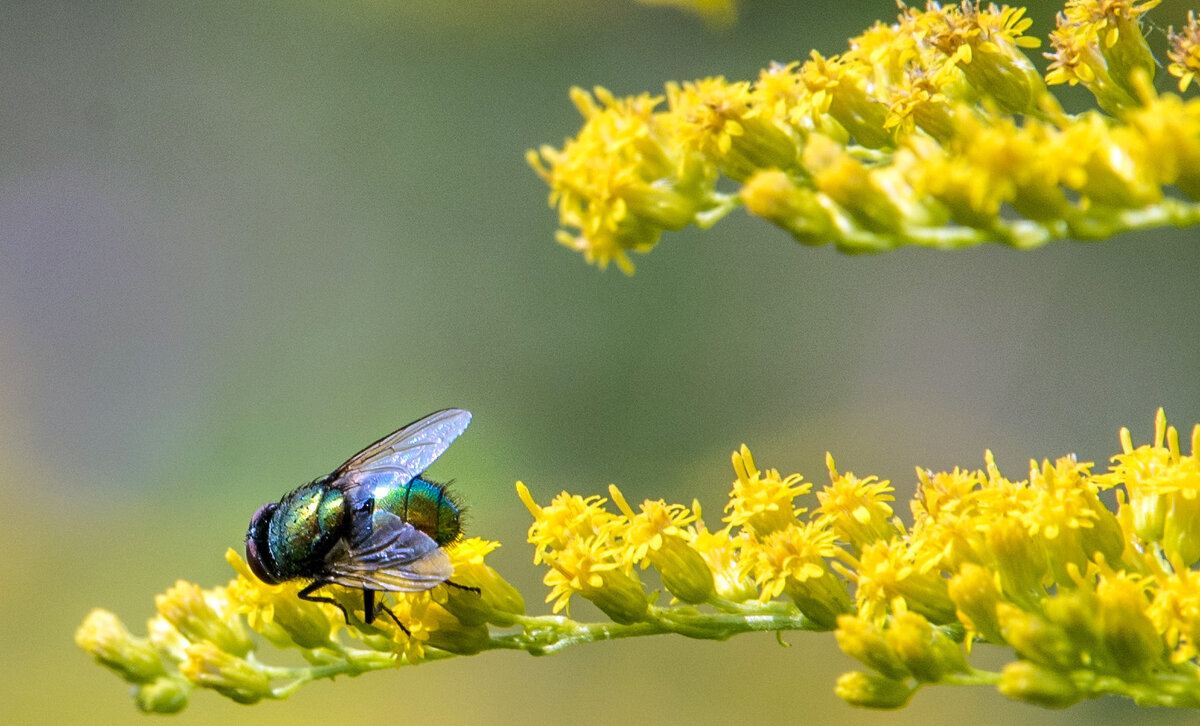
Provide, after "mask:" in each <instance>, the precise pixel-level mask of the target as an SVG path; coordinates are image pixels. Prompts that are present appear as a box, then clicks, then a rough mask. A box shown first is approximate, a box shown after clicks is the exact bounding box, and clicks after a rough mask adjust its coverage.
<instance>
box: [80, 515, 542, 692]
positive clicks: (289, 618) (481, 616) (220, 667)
mask: <svg viewBox="0 0 1200 726" xmlns="http://www.w3.org/2000/svg"><path fill="white" fill-rule="evenodd" d="M498 546H499V544H498V543H496V542H489V541H486V540H481V539H477V538H476V539H468V540H465V541H462V542H459V543H458V544H456V545H454V546H452V547H451V548H450V549H449V550H448V551H449V554H450V558H451V561H452V563H453V565H454V582H455V583H457V584H459V585H461V586H463V587H460V588H455V587H445V586H443V587H438V588H435V589H434V590H431V591H427V592H423V593H417V594H412V595H397V596H396V597H395V601H394V602H393V603H392V605H391V609H392V611H393V612H394V613H395V614H396V617H397V619H398V620H399V621H400V622H401V623H403V624H404V625H403V628H401V627H399V626H398V625H397V624H396V623H394V622H393V621H392V620H391V619H389V618H378V619H376V620H375V621H374V622H373V623H372V624H371V625H367V624H366V623H364V622H363V621H362V619H361V618H359V617H358V616H357V614H356V613H355V611H354V608H355V607H358V608H360V611H361V594H360V593H359V592H358V591H356V590H347V589H345V588H340V587H336V586H330V587H328V588H327V590H326V591H327V592H329V594H331V595H332V596H333V597H334V599H335V600H337V601H338V602H339V603H341V604H342V605H343V606H344V607H345V608H346V611H347V612H348V613H349V614H350V617H351V618H352V619H351V621H350V622H349V623H347V622H346V621H345V619H344V617H343V615H342V611H341V610H340V609H339V608H338V607H337V606H335V605H331V604H326V603H316V602H310V601H307V600H301V599H299V598H298V597H297V596H296V595H297V593H298V592H299V590H300V589H301V588H302V587H303V585H304V584H305V583H303V582H300V581H293V582H285V583H282V584H280V585H268V584H266V583H264V582H262V581H261V580H259V579H258V578H257V577H255V576H254V574H253V573H252V572H251V571H250V568H249V567H248V566H247V565H246V563H245V561H244V560H243V559H242V558H241V556H240V555H238V554H237V553H236V552H234V551H233V550H229V551H228V552H227V553H226V556H225V559H226V560H228V562H229V564H230V565H231V566H232V567H233V569H234V571H235V573H236V577H234V579H233V580H231V581H230V582H229V583H228V584H227V585H225V586H222V587H215V588H212V589H209V590H204V589H201V588H200V587H199V586H198V585H194V584H192V583H189V582H184V581H182V580H181V581H179V582H177V583H176V584H175V586H174V587H172V588H170V589H169V590H167V591H166V592H165V593H163V594H161V595H159V596H158V597H157V598H155V605H156V606H157V610H158V614H157V615H156V616H155V617H153V618H151V619H150V621H149V623H148V624H147V630H148V632H149V637H147V638H140V637H136V636H133V635H132V634H130V633H129V631H128V630H127V629H126V628H125V626H124V625H123V624H122V623H121V622H120V621H119V620H118V619H117V618H116V616H115V615H113V614H112V613H110V612H108V611H106V610H100V609H97V610H93V611H92V612H91V613H90V614H89V615H88V616H87V618H86V620H85V621H84V623H83V625H81V626H80V628H79V630H78V631H77V632H76V634H75V641H76V643H78V644H79V646H80V647H81V648H83V649H84V650H86V651H88V652H89V653H91V654H92V655H93V656H94V657H95V658H96V660H97V661H98V662H100V663H102V664H103V665H106V666H108V667H109V668H111V669H112V670H114V671H115V672H116V673H117V674H118V675H120V676H121V677H122V678H124V679H125V680H126V681H127V682H129V683H131V684H133V686H134V696H135V701H136V703H137V705H138V707H139V708H141V709H142V710H143V711H150V712H158V713H174V712H177V711H179V710H181V709H183V708H184V706H186V705H187V699H188V694H189V693H190V691H191V690H192V688H194V687H196V686H199V687H202V688H209V689H212V690H214V691H216V692H218V693H220V694H222V695H224V696H226V697H228V698H231V699H233V700H235V701H237V702H239V703H255V702H257V701H260V700H263V699H279V698H286V697H287V696H288V695H290V694H291V693H292V692H293V691H294V690H296V689H297V688H298V687H300V686H301V685H303V684H304V683H307V682H308V681H310V680H313V679H315V678H330V677H333V676H336V675H342V674H346V675H357V674H359V673H362V672H364V671H367V670H376V669H379V668H387V667H395V666H399V665H407V664H413V663H418V662H420V661H422V660H426V659H430V658H443V657H447V656H448V655H455V654H457V655H467V654H474V653H478V652H479V651H481V650H484V649H486V648H489V647H496V646H495V645H494V644H493V643H492V642H491V640H490V638H491V632H490V631H489V629H488V625H489V624H492V625H499V626H507V625H511V624H512V623H513V622H514V620H515V619H516V618H519V617H520V616H522V615H523V614H524V611H525V603H524V600H523V599H522V598H521V595H520V593H519V592H517V591H516V589H514V588H513V587H512V585H510V584H508V583H507V582H506V581H505V580H504V579H503V578H501V577H500V576H499V574H497V573H496V571H495V570H493V569H492V568H491V567H489V566H488V565H487V564H486V563H485V562H484V557H485V556H486V555H487V554H488V553H489V552H491V551H492V550H494V549H495V548H496V547H498ZM463 588H479V593H475V592H473V591H469V590H466V589H463ZM251 631H253V632H254V633H257V634H258V635H260V636H262V639H263V640H265V641H266V642H267V643H270V644H271V645H273V646H275V647H277V648H281V649H282V648H297V649H299V650H300V652H301V653H302V654H303V655H304V658H305V659H306V660H307V661H308V662H309V663H310V664H311V666H310V667H301V668H295V667H277V666H270V665H267V664H265V663H264V662H262V661H260V660H259V659H258V658H257V656H256V652H257V650H258V648H257V645H256V642H255V640H254V639H252V638H251V637H250V633H251ZM341 631H345V635H346V638H347V639H349V640H351V641H353V642H355V643H358V644H360V645H361V646H362V647H358V648H356V647H348V646H347V645H345V644H344V642H343V640H342V638H341V637H340V635H339V633H340V632H341Z"/></svg>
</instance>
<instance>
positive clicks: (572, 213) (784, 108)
mask: <svg viewBox="0 0 1200 726" xmlns="http://www.w3.org/2000/svg"><path fill="white" fill-rule="evenodd" d="M1156 5H1158V0H1142V1H1141V2H1138V1H1136V0H1068V2H1067V3H1066V5H1065V7H1064V9H1063V11H1062V12H1061V13H1059V15H1058V18H1057V27H1056V29H1055V30H1054V31H1053V32H1052V33H1051V35H1050V38H1049V43H1048V46H1049V51H1048V52H1047V53H1045V55H1046V57H1047V58H1048V59H1049V64H1048V68H1047V71H1046V73H1045V75H1044V76H1043V75H1042V74H1041V73H1039V72H1038V70H1037V68H1036V66H1035V65H1034V63H1033V60H1032V59H1031V58H1030V56H1029V55H1028V53H1029V52H1031V51H1032V50H1033V49H1035V48H1038V47H1040V46H1041V45H1042V42H1041V41H1040V40H1039V39H1038V38H1033V37H1030V36H1028V35H1026V32H1027V31H1028V30H1029V28H1030V26H1031V23H1032V21H1031V20H1030V19H1029V18H1028V17H1026V16H1025V10H1024V9H1022V8H1014V7H1009V6H996V5H993V4H988V5H984V4H982V3H973V2H963V3H962V4H961V5H949V6H945V7H943V6H941V5H939V4H937V3H933V2H930V3H929V4H927V5H926V6H925V8H924V9H917V8H909V7H902V8H901V12H900V15H899V17H898V18H897V20H896V22H895V23H893V24H892V25H884V24H882V23H880V24H876V25H875V26H873V27H872V28H870V29H868V30H867V31H865V32H864V33H863V34H862V35H860V36H858V37H856V38H852V39H851V40H850V41H849V44H848V47H847V49H846V50H845V51H844V52H843V53H840V54H838V55H833V56H825V55H822V54H820V53H817V52H815V51H814V52H812V53H811V54H809V56H808V59H807V60H805V61H803V62H801V61H794V62H791V63H786V64H772V65H771V66H769V67H767V68H765V69H763V70H762V71H761V72H760V73H759V75H758V78H757V79H756V80H753V81H748V80H726V79H724V78H719V77H718V78H705V79H699V80H695V81H684V82H671V83H668V84H666V87H665V97H664V96H652V95H650V94H641V95H638V96H631V97H628V98H623V99H620V98H616V97H614V96H613V95H612V94H611V93H609V92H608V91H606V90H604V89H602V88H597V89H596V90H595V95H594V96H593V95H591V94H589V93H587V92H585V91H582V90H580V89H573V90H572V91H571V97H572V100H574V102H575V104H576V106H577V107H578V108H579V109H580V112H581V114H582V115H583V118H584V123H583V127H582V128H581V129H580V130H579V132H578V134H577V135H576V136H575V137H574V138H571V139H568V140H567V141H566V142H565V143H564V144H563V146H562V148H561V149H556V148H554V147H551V146H543V147H541V149H540V150H538V151H536V152H535V151H531V152H529V154H528V160H529V163H530V164H531V165H532V166H533V168H534V169H535V170H536V171H537V173H538V174H539V175H541V177H542V178H543V179H544V180H545V181H546V183H547V185H548V186H549V187H550V204H551V205H552V206H554V207H556V208H557V210H558V214H559V222H560V226H561V227H562V229H561V230H560V231H559V233H558V239H559V241H560V242H562V243H563V244H565V245H566V246H568V247H571V248H572V249H575V250H578V251H579V252H581V253H582V254H583V255H584V257H585V259H586V260H587V261H588V262H593V263H596V264H597V265H599V266H600V267H604V266H606V265H607V264H608V263H609V262H615V263H616V264H617V265H618V267H620V268H621V270H622V271H624V272H626V273H631V272H632V271H633V262H632V260H631V259H630V257H629V253H630V252H631V251H633V252H648V251H649V250H650V249H652V248H653V247H654V245H655V244H657V242H658V240H659V238H660V236H661V234H662V232H663V231H667V230H677V229H680V228H682V227H685V226H687V225H690V224H694V225H696V226H697V227H700V228H707V227H709V226H711V225H712V224H714V223H716V222H717V221H718V220H720V219H721V218H722V217H724V216H725V215H726V214H728V213H729V212H730V211H731V210H732V209H733V208H734V207H735V206H737V205H739V204H740V205H743V206H744V207H745V209H746V210H747V211H749V212H750V213H751V214H754V215H757V216H760V217H762V218H764V219H766V220H767V221H769V222H771V223H772V224H775V225H776V226H779V227H781V228H783V229H784V230H786V231H787V232H789V233H790V234H791V235H792V236H793V237H794V238H795V239H796V240H797V241H798V242H801V243H803V244H808V245H819V244H830V243H831V244H834V245H836V246H837V247H838V248H839V249H841V250H843V251H846V252H881V251H886V250H890V249H894V248H896V247H900V246H905V245H920V246H925V247H933V248H938V249H957V248H960V247H966V246H973V245H977V244H980V243H982V242H1000V243H1003V244H1007V245H1010V246H1013V247H1017V248H1020V249H1026V248H1031V247H1037V246H1040V245H1044V244H1046V243H1047V242H1050V241H1052V240H1057V239H1066V238H1074V239H1084V240H1097V239H1105V238H1108V237H1112V236H1114V235H1117V234H1120V233H1121V232H1126V231H1130V230H1135V229H1145V228H1152V227H1163V226H1168V225H1170V226H1189V225H1195V224H1197V223H1200V179H1198V178H1197V176H1198V175H1200V171H1197V170H1198V169H1200V163H1198V162H1200V159H1198V156H1200V151H1198V147H1200V99H1196V98H1192V99H1189V100H1184V99H1183V98H1181V97H1180V96H1177V95H1174V94H1162V95H1158V94H1157V93H1156V92H1155V91H1154V88H1153V85H1152V80H1153V77H1154V73H1155V70H1156V68H1157V67H1158V66H1159V65H1160V64H1159V62H1158V61H1157V60H1156V59H1155V58H1154V57H1153V56H1152V55H1151V52H1150V49H1149V46H1148V45H1147V43H1146V38H1145V35H1144V34H1143V31H1142V19H1143V17H1145V16H1146V14H1147V12H1149V11H1150V10H1151V9H1153V8H1154V7H1155V6H1156ZM1170 42H1171V48H1170V50H1169V51H1168V56H1169V60H1170V63H1169V65H1167V70H1168V72H1169V73H1171V74H1172V75H1174V76H1176V77H1177V78H1179V89H1180V92H1181V93H1182V92H1183V91H1185V90H1187V89H1188V88H1189V86H1190V85H1191V82H1192V79H1193V78H1195V76H1196V73H1197V71H1198V70H1200V30H1198V29H1197V21H1196V17H1195V15H1194V14H1189V16H1188V23H1187V25H1186V26H1185V28H1184V29H1183V30H1182V31H1181V32H1179V33H1175V32H1174V31H1172V32H1171V34H1170ZM797 55H802V54H801V53H798V54H797ZM1062 84H1068V85H1082V86H1083V87H1085V88H1087V89H1088V90H1089V91H1090V92H1091V93H1092V95H1093V96H1094V98H1095V101H1096V108H1094V109H1092V110H1089V111H1085V112H1083V113H1080V114H1078V115H1069V114H1067V113H1065V112H1064V111H1063V110H1062V106H1061V104H1060V103H1059V101H1058V99H1057V97H1056V96H1055V95H1053V93H1052V91H1051V88H1052V87H1054V86H1057V85H1062ZM718 188H720V189H721V190H722V191H718ZM726 190H728V191H726ZM1010 212H1015V214H1012V213H1010Z"/></svg>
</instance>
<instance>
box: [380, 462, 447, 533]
mask: <svg viewBox="0 0 1200 726" xmlns="http://www.w3.org/2000/svg"><path fill="white" fill-rule="evenodd" d="M375 508H376V509H385V510H387V511H389V512H391V513H392V514H395V515H396V516H398V517H400V518H401V519H403V520H404V521H406V522H408V523H410V524H411V525H412V526H414V527H416V528H417V529H419V530H421V531H422V532H424V533H425V534H427V535H429V536H430V537H432V538H433V541H434V542H437V543H438V545H439V546H440V545H447V544H449V543H451V542H453V541H455V540H456V539H458V537H459V535H460V534H461V533H462V523H461V522H460V518H459V506H458V502H455V501H454V499H453V498H452V497H451V496H450V494H449V493H448V492H447V491H446V485H445V484H439V483H438V482H434V481H428V480H426V479H421V478H417V479H413V480H412V481H410V482H409V483H407V484H405V485H404V486H400V487H396V488H394V489H392V490H391V491H388V492H386V493H384V494H383V495H382V496H380V492H378V490H377V491H376V497H375Z"/></svg>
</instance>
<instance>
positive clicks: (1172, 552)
mask: <svg viewBox="0 0 1200 726" xmlns="http://www.w3.org/2000/svg"><path fill="white" fill-rule="evenodd" d="M1191 444H1192V453H1191V454H1189V455H1184V454H1183V453H1182V452H1181V451H1180V449H1179V432H1178V431H1176V430H1175V427H1173V426H1171V427H1168V426H1167V419H1166V416H1165V415H1164V414H1163V412H1162V410H1161V409H1160V410H1159V412H1158V415H1157V417H1156V418H1155V422H1154V442H1153V444H1144V445H1142V446H1139V447H1137V448H1134V446H1133V440H1132V436H1131V435H1130V433H1129V429H1121V448H1122V450H1123V452H1124V453H1121V454H1117V455H1116V456H1114V457H1113V462H1114V466H1113V467H1112V470H1111V472H1110V473H1109V474H1108V475H1106V476H1104V477H1101V480H1102V481H1103V482H1105V483H1106V484H1108V485H1109V486H1116V485H1118V484H1120V485H1124V490H1125V492H1126V494H1127V496H1128V501H1127V504H1125V505H1123V507H1122V509H1125V508H1128V511H1129V513H1130V516H1131V519H1132V526H1133V529H1134V532H1135V533H1136V534H1137V536H1138V537H1139V538H1140V539H1141V540H1142V541H1143V542H1144V543H1148V544H1156V545H1158V546H1159V547H1161V548H1162V550H1163V553H1164V554H1165V555H1166V557H1167V558H1168V559H1171V560H1174V561H1178V562H1180V563H1181V564H1182V565H1183V566H1185V567H1190V566H1192V565H1193V564H1195V563H1196V562H1197V561H1200V462H1198V461H1197V453H1198V452H1200V426H1196V427H1195V428H1193V429H1192V441H1191Z"/></svg>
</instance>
